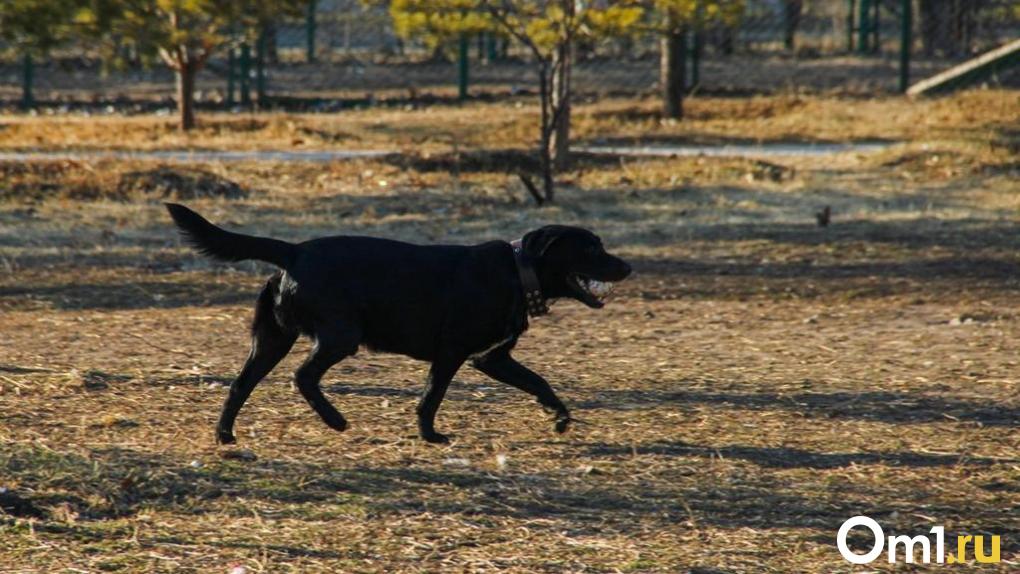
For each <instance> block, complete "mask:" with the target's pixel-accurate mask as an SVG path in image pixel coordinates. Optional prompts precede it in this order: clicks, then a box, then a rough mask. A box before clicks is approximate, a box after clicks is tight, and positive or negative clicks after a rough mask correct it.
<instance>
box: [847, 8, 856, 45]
mask: <svg viewBox="0 0 1020 574" xmlns="http://www.w3.org/2000/svg"><path fill="white" fill-rule="evenodd" d="M856 13H857V2H855V1H854V0H847V11H846V51H847V52H853V51H854V14H856Z"/></svg>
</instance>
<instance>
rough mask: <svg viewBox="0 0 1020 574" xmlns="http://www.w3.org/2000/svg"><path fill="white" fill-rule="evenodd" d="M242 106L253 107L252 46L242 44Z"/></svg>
mask: <svg viewBox="0 0 1020 574" xmlns="http://www.w3.org/2000/svg"><path fill="white" fill-rule="evenodd" d="M240 79H241V105H242V106H245V107H248V106H250V105H251V46H249V45H248V42H245V43H243V44H241V78H240Z"/></svg>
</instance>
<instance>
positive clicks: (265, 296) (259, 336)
mask: <svg viewBox="0 0 1020 574" xmlns="http://www.w3.org/2000/svg"><path fill="white" fill-rule="evenodd" d="M274 282H275V283H274ZM278 284H279V277H278V276H277V277H274V278H273V279H270V280H269V283H268V284H267V285H266V287H265V288H264V289H263V290H262V292H261V293H260V294H259V298H258V301H257V302H256V304H255V319H254V320H253V321H252V329H251V330H252V337H251V352H250V353H249V354H248V360H247V361H245V363H244V367H242V368H241V373H240V374H239V375H238V376H237V379H235V380H234V382H233V383H231V384H230V393H229V394H228V395H227V400H226V401H225V402H224V403H223V412H222V413H221V414H220V422H219V423H218V424H217V425H216V441H217V442H219V443H221V444H232V443H234V442H235V440H236V439H235V438H234V420H235V419H236V418H237V413H238V411H240V410H241V407H242V406H243V405H244V402H245V401H246V400H248V397H249V396H250V395H251V392H252V390H253V389H254V388H255V385H257V384H258V383H259V381H261V380H262V379H263V377H265V376H266V375H268V374H269V371H272V370H273V367H275V366H276V365H277V363H279V362H280V360H281V359H283V358H284V357H285V356H287V353H289V352H290V349H291V347H293V346H294V341H295V340H297V333H290V332H287V331H285V330H284V329H283V328H281V327H280V325H279V324H278V323H277V322H276V318H275V317H274V315H273V299H274V297H275V291H276V288H277V287H278Z"/></svg>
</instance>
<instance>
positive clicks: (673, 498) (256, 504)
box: [0, 92, 1020, 574]
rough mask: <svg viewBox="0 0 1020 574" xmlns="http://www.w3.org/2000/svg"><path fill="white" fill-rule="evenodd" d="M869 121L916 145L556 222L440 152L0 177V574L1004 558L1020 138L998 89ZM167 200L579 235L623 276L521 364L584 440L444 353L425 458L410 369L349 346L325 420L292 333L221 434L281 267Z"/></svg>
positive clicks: (601, 179)
mask: <svg viewBox="0 0 1020 574" xmlns="http://www.w3.org/2000/svg"><path fill="white" fill-rule="evenodd" d="M990 97H992V96H989V95H988V94H984V95H982V94H977V95H975V94H968V95H963V96H960V97H959V99H957V98H954V99H949V100H940V101H939V102H938V103H926V104H923V105H926V106H942V107H943V109H957V108H960V107H961V106H962V104H961V102H968V101H969V102H973V101H975V98H978V99H980V98H990ZM998 97H999V98H1000V99H1001V98H1005V101H1006V102H1008V101H1011V100H1009V98H1010V97H1012V98H1015V94H1012V95H1011V94H1010V93H1008V92H1006V93H1003V94H1000V96H998ZM968 98H969V99H968ZM993 99H994V98H993ZM984 101H985V102H986V103H987V102H988V101H989V100H984ZM996 101H1001V100H996ZM773 105H776V106H781V105H782V101H781V100H777V101H774V102H773ZM860 106H861V107H859V108H857V107H851V108H848V109H847V110H846V113H847V114H848V115H856V116H859V117H864V118H869V117H870V118H871V120H872V121H873V122H875V123H874V124H872V127H871V128H869V129H871V130H872V131H873V133H874V134H875V135H877V136H879V137H883V136H884V137H888V139H897V140H902V141H905V143H904V145H902V146H898V147H896V148H894V149H892V150H890V151H888V152H882V153H880V154H877V155H868V156H838V157H833V158H824V159H821V160H819V159H815V160H798V161H796V162H793V161H777V162H775V163H765V162H757V161H749V160H727V159H709V158H677V159H656V160H645V161H637V160H627V161H622V162H620V161H615V162H591V163H584V162H582V164H581V165H579V166H578V167H577V168H576V169H575V170H573V171H571V172H570V173H567V174H565V175H564V177H563V182H564V187H563V191H562V193H561V195H560V197H559V200H558V203H557V204H556V205H554V206H552V207H547V208H542V209H535V208H533V207H532V206H531V205H529V204H528V203H527V202H526V196H525V193H524V191H523V190H522V189H520V187H519V184H518V183H516V181H515V180H514V179H513V178H511V177H510V176H508V175H506V174H503V173H500V172H499V171H490V170H489V169H488V168H485V167H480V168H477V169H468V168H466V167H465V168H464V169H460V168H459V167H457V166H460V165H461V164H455V165H454V168H455V169H451V166H450V164H449V163H448V162H439V164H438V167H435V169H433V167H434V166H432V164H430V163H429V162H424V163H413V164H411V165H407V164H400V165H395V164H394V163H386V162H368V161H361V162H349V163H338V164H332V165H321V166H308V165H302V166H295V165H252V164H230V165H211V166H201V167H200V168H198V167H189V168H187V169H182V168H180V167H178V166H154V165H148V164H147V165H125V164H115V163H100V164H94V165H64V166H63V167H59V166H58V167H53V166H49V167H47V166H33V167H31V168H26V169H21V170H19V169H15V168H13V167H6V168H4V169H0V177H3V178H4V179H3V180H2V182H0V183H2V185H3V186H4V188H3V189H4V191H5V193H2V194H0V197H2V198H3V200H2V202H0V488H2V489H3V490H2V491H0V572H36V571H46V572H50V571H87V572H97V571H124V572H140V571H192V572H227V571H228V570H229V569H230V568H232V567H233V566H235V565H243V566H244V567H245V568H247V570H248V571H250V572H288V571H293V572H437V571H442V572H494V571H505V572H522V573H524V572H557V573H558V572H689V573H696V574H722V573H727V574H738V573H740V574H743V573H763V572H796V573H801V572H810V573H830V572H851V571H852V569H851V568H850V567H849V565H848V564H847V563H845V562H844V561H843V560H842V559H841V558H840V556H839V554H838V553H837V551H836V548H835V533H836V530H837V529H838V527H839V525H840V524H841V523H842V522H843V521H844V520H846V519H847V518H849V517H851V516H854V515H856V514H866V515H868V516H871V517H873V518H875V519H876V520H878V521H879V522H880V523H882V524H883V526H884V527H885V528H886V533H887V534H910V535H915V534H922V533H926V532H927V531H928V530H929V529H930V528H931V527H932V526H934V525H943V526H945V528H946V532H947V534H948V536H949V539H950V540H954V539H955V535H956V534H960V533H963V534H986V535H987V534H998V535H1001V536H1002V549H1001V550H1002V554H1001V556H1002V562H1001V563H1000V564H998V565H977V564H973V563H972V564H969V565H967V566H957V567H956V568H957V569H958V570H960V571H964V570H966V571H968V572H973V571H987V572H1015V571H1016V570H1017V569H1018V568H1020V433H1018V431H1017V428H1018V425H1020V387H1018V382H1017V378H1016V371H1017V367H1018V360H1020V359H1018V356H1020V314H1018V312H1017V306H1016V298H1017V294H1018V290H1020V261H1018V258H1017V255H1016V254H1017V252H1018V248H1020V236H1018V235H1017V233H1016V229H1017V224H1018V213H1020V212H1018V208H1020V195H1018V193H1017V192H1018V191H1020V189H1018V187H1017V183H1016V182H1017V181H1018V166H1017V164H1016V155H1015V154H1016V150H1017V148H1016V146H1017V140H1016V135H1017V133H1020V126H1018V125H1017V124H1016V121H1015V118H1014V119H1013V121H1009V120H1008V118H1003V117H1002V116H1001V115H995V114H996V113H998V112H996V111H995V110H997V109H998V108H996V107H995V106H991V105H986V106H985V107H984V108H983V109H981V108H977V109H973V110H971V112H972V113H973V115H974V116H975V117H974V118H971V120H972V121H971V122H970V124H971V125H973V126H975V127H974V128H973V129H971V130H964V129H962V127H961V126H962V123H961V124H955V123H953V122H954V121H956V120H953V119H951V118H955V117H956V116H955V115H953V114H947V116H946V118H945V119H943V120H942V123H938V122H935V123H934V124H933V125H932V126H931V129H929V130H924V131H922V130H918V131H916V132H915V131H910V130H905V131H898V130H900V129H901V128H900V127H896V126H897V125H899V126H902V124H895V123H894V122H890V123H888V125H889V126H892V127H889V128H888V130H887V131H886V132H883V129H884V128H883V127H882V125H881V122H882V119H883V116H881V115H874V114H880V112H881V113H886V112H888V109H884V110H883V108H881V106H879V105H877V104H873V103H867V102H862V103H861V104H860ZM890 106H891V109H893V110H894V111H896V113H899V110H903V109H905V108H903V107H901V106H902V104H899V103H896V104H890ZM621 108H622V109H623V111H624V112H626V113H622V112H621V113H619V114H616V115H615V116H614V117H615V118H617V119H614V120H613V121H614V122H618V123H613V124H611V125H603V128H604V129H601V130H594V129H593V131H592V132H590V133H591V134H592V136H593V137H604V138H607V139H611V138H626V137H632V136H633V134H636V133H638V132H639V131H640V122H645V121H647V119H646V116H645V115H643V114H644V113H645V112H643V111H642V110H643V109H644V108H642V107H641V104H635V105H634V106H633V107H632V108H626V107H624V106H622V105H621ZM627 110H630V111H629V112H628V111H627ZM988 110H991V111H989V114H991V115H992V116H993V117H992V118H991V119H988V117H986V116H983V115H982V112H983V111H988ZM337 121H340V120H337ZM354 121H355V122H357V121H360V120H358V119H357V118H355V120H354ZM747 121H748V122H755V123H756V122H758V121H759V120H757V119H753V118H752V119H748V120H747ZM959 121H960V122H963V121H964V120H959ZM634 122H638V123H637V124H635V123H634ZM737 123H738V122H734V123H733V128H732V129H733V130H734V132H735V131H736V130H737V129H738V126H737ZM790 126H793V127H791V128H790V129H791V130H801V131H804V132H807V131H808V130H809V127H807V126H801V125H799V124H797V125H796V126H795V125H794V124H792V123H791V124H790ZM954 126H955V127H956V128H957V129H956V131H953V128H954ZM342 127H343V126H341V125H340V124H339V123H338V124H337V129H341V128H342ZM610 128H611V129H610ZM688 129H690V128H688ZM744 129H745V130H747V133H753V132H752V131H751V130H752V129H753V128H752V127H751V124H745V126H744ZM906 131H909V132H910V133H906ZM706 133H710V130H706ZM933 134H937V136H936V135H933ZM695 135H696V134H695ZM907 136H909V137H907ZM483 164H484V162H483ZM465 165H470V164H465ZM462 167H463V166H462ZM132 174H133V175H132ZM139 174H147V175H144V176H143V175H139ZM196 174H198V175H196ZM157 176H158V180H159V182H162V183H161V185H162V187H158V190H157V191H151V190H149V189H148V187H146V186H142V187H143V188H134V187H125V188H124V190H123V193H113V192H112V191H111V193H98V194H85V195H82V194H75V193H65V192H66V191H67V189H91V190H99V191H109V190H114V191H115V190H116V189H117V186H118V185H119V184H120V182H125V181H128V182H137V181H143V182H144V181H150V179H151V178H154V177H157ZM146 178H150V179H146ZM202 181H213V182H215V184H216V185H210V186H207V187H202V188H201V190H204V191H202V192H201V193H197V192H196V193H190V192H194V191H195V189H193V188H194V187H196V186H197V185H198V183H197V182H202ZM42 183H45V184H47V185H49V186H51V187H49V188H47V189H49V191H48V192H47V193H43V194H39V193H30V192H31V191H33V190H38V188H39V187H40V185H42ZM14 184H18V185H22V186H23V187H22V188H19V189H21V191H20V192H17V193H15V192H11V193H7V191H8V190H10V189H12V188H13V185H14ZM124 185H127V184H124ZM177 187H181V188H182V189H180V190H178V189H177ZM189 190H190V192H189ZM222 190H227V191H229V193H227V192H223V193H221V191H222ZM189 193H190V195H189ZM164 197H189V198H191V199H188V200H187V201H188V203H189V205H192V206H193V207H195V208H196V209H198V210H199V211H200V212H202V213H204V214H206V215H208V216H209V217H210V218H211V219H213V220H214V221H217V222H219V223H222V224H224V225H228V226H231V227H234V228H239V229H244V230H249V231H258V232H260V233H264V234H271V235H276V236H279V237H284V238H292V239H298V238H305V237H311V236H316V235H322V234H326V233H363V234H374V235H385V236H390V237H396V238H402V239H407V240H413V241H419V242H431V241H437V242H438V241H442V242H471V241H478V240H482V239H487V238H497V237H501V238H513V237H516V236H519V235H520V234H521V233H522V232H523V231H525V230H527V229H529V228H532V227H535V226H537V225H539V224H542V223H545V222H553V221H556V222H565V223H574V224H581V225H585V226H588V227H591V228H593V229H595V230H596V231H598V232H599V233H600V234H601V235H602V236H603V237H604V239H605V241H606V244H607V245H608V246H610V248H611V249H613V250H614V251H618V252H620V253H621V254H623V255H625V256H626V257H627V258H628V259H630V260H632V261H633V263H634V264H635V267H636V269H637V275H636V276H635V278H634V280H632V281H629V282H627V283H625V284H623V285H622V286H621V290H620V293H619V295H618V296H617V297H616V298H615V299H614V300H613V301H612V302H611V304H610V305H609V306H608V307H607V308H606V309H604V310H603V311H600V312H594V311H589V310H587V309H585V308H582V307H581V306H580V305H578V304H574V303H568V302H560V303H559V304H557V305H556V306H554V308H553V314H552V315H551V316H549V317H547V318H543V319H539V320H537V321H535V322H534V323H533V327H532V329H531V331H530V332H529V333H528V334H527V336H526V337H525V338H524V339H523V341H522V344H521V345H520V347H519V351H518V353H517V354H518V356H519V358H520V359H521V360H522V361H523V362H524V363H525V364H527V365H529V366H531V367H532V368H534V369H535V370H537V371H538V372H540V373H543V374H545V375H546V376H547V377H548V378H549V379H550V381H551V382H552V383H553V385H554V386H555V388H556V389H557V390H558V392H559V393H560V395H561V396H562V397H563V398H564V400H566V401H567V402H568V403H569V404H570V405H572V406H573V408H574V410H575V414H576V415H577V416H578V417H579V418H581V419H583V420H584V421H585V423H584V424H579V425H577V426H576V427H575V428H574V429H572V430H571V432H570V433H569V434H566V435H556V434H555V433H554V432H553V429H552V422H551V421H550V420H548V417H547V416H546V415H545V414H544V413H543V412H542V411H541V410H540V409H539V407H538V406H537V405H536V404H535V403H534V402H533V401H531V400H530V399H529V398H527V397H526V396H523V395H522V394H520V393H518V392H516V391H513V390H511V389H508V388H506V387H503V386H499V385H498V384H496V383H493V382H491V381H488V380H486V379H485V378H484V377H483V376H481V375H480V374H478V373H476V372H473V371H471V370H470V369H465V370H463V371H462V372H461V373H460V374H459V375H458V377H457V378H456V382H455V384H454V385H453V386H452V387H451V392H450V395H449V397H448V399H447V401H446V402H445V403H444V405H443V408H442V409H441V411H440V414H439V418H438V421H439V425H440V428H441V429H443V430H445V431H448V432H450V433H451V434H452V435H453V436H454V442H453V444H452V445H450V446H447V447H435V446H431V445H427V444H424V443H422V442H421V441H419V440H417V439H416V438H415V428H414V417H413V408H414V404H415V402H416V400H417V394H418V392H419V391H420V390H421V388H422V380H423V376H424V365H422V364H419V363H415V362H413V361H410V360H408V359H405V358H402V357H396V356H391V355H382V354H374V353H369V352H362V353H359V354H358V355H357V356H355V357H353V358H351V359H349V360H347V361H344V362H343V363H341V364H340V365H338V366H337V367H335V368H334V369H333V370H332V371H330V373H329V374H328V375H327V377H326V378H325V379H324V387H325V389H326V392H327V394H328V396H329V397H330V398H331V400H333V401H334V402H335V403H337V405H338V406H339V407H340V408H341V410H342V411H343V412H344V413H345V414H346V415H347V416H348V419H349V420H350V421H351V423H352V428H351V429H350V430H348V431H347V432H346V433H344V434H337V433H334V432H333V431H330V430H328V429H327V428H326V427H325V426H324V425H322V424H321V423H320V422H319V421H318V420H317V418H316V417H315V415H314V414H313V413H312V412H311V411H310V410H309V409H308V408H307V407H306V406H305V405H304V403H303V401H302V400H301V399H300V398H299V396H298V395H297V393H296V392H294V391H293V390H292V389H291V388H290V386H289V380H290V373H292V372H293V370H294V368H296V366H297V363H298V361H299V360H300V358H301V356H302V355H303V353H304V352H305V351H307V348H308V347H307V344H306V343H301V344H299V345H300V346H299V348H297V349H296V350H295V352H293V353H292V355H291V356H290V357H288V358H287V359H286V360H285V362H284V363H283V364H281V365H280V366H279V367H278V368H277V369H276V371H274V373H273V374H272V375H270V377H268V378H267V379H266V380H265V381H264V382H263V383H262V385H261V386H260V387H259V388H258V389H257V390H256V391H255V393H254V395H253V397H252V398H251V400H250V401H249V403H248V404H247V406H246V407H245V409H244V410H243V411H242V413H241V415H240V418H239V421H238V426H237V431H238V436H239V440H240V443H239V445H237V446H236V447H230V448H225V447H217V446H215V444H214V443H213V432H212V431H213V424H214V422H215V419H216V417H217V415H218V411H219V406H220V403H221V401H222V399H223V398H224V396H225V393H226V389H225V385H227V384H229V382H230V380H231V379H232V377H233V376H234V375H235V374H236V370H237V369H238V367H239V366H240V364H241V362H242V360H243V358H244V356H245V354H246V353H247V344H248V341H247V335H246V324H247V322H248V321H249V319H250V304H251V301H252V300H253V297H254V295H255V293H256V292H257V290H258V288H259V287H260V285H261V283H262V281H263V277H264V276H265V274H266V272H267V268H265V267H261V266H256V265H254V264H247V263H245V264H237V265H221V264H213V263H210V262H208V261H205V260H203V259H201V258H199V257H197V256H195V255H194V254H193V253H191V252H189V251H188V250H187V249H185V248H184V247H183V246H182V245H181V244H180V242H179V240H178V239H177V238H176V236H175V234H174V233H173V231H172V230H171V229H170V227H169V222H168V218H167V217H166V216H165V214H164V212H163V210H162V207H161V205H160V203H159V202H160V201H161V200H162V199H163V198H164ZM825 206H829V207H830V208H831V210H832V222H831V224H830V225H829V226H827V227H824V228H823V227H819V226H818V225H817V224H816V222H815V214H816V212H818V211H819V210H821V209H823V208H824V207H825ZM871 567H873V569H874V570H878V571H886V570H888V571H904V570H909V569H905V568H904V567H903V566H902V565H901V566H899V567H892V566H890V565H888V564H886V563H885V562H876V563H874V564H872V565H871ZM911 568H916V569H923V568H921V567H918V566H912V567H911ZM936 568H939V569H941V568H952V567H947V566H938V567H936V566H932V567H931V569H932V570H935V569H936Z"/></svg>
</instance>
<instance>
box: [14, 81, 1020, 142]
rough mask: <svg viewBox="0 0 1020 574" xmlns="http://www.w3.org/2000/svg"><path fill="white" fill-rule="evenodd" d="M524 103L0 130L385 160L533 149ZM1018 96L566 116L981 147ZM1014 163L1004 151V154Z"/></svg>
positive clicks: (769, 100) (587, 124)
mask: <svg viewBox="0 0 1020 574" xmlns="http://www.w3.org/2000/svg"><path fill="white" fill-rule="evenodd" d="M533 100H534V98H523V99H520V100H518V101H517V102H515V103H513V104H512V105H507V104H505V103H489V104H484V103H483V104H474V105H469V106H463V107H450V106H428V107H424V108H420V109H416V108H408V109H393V108H370V109H361V110H349V111H343V112H339V113H336V114H259V115H247V114H241V115H232V114H223V113H207V114H202V115H201V118H200V126H199V127H198V128H197V129H196V130H194V131H193V132H192V133H189V134H182V133H180V132H178V131H177V129H176V127H175V125H176V124H175V123H174V122H173V121H172V120H171V119H167V118H158V117H154V116H136V117H127V118H125V117H120V116H94V117H81V116H74V115H70V116H62V117H60V118H59V120H55V119H54V118H48V117H39V118H32V117H15V116H10V117H8V118H4V119H2V120H0V148H3V149H26V148H28V149H36V148H45V149H129V150H134V149H177V148H185V147H187V148H203V149H205V148H210V149H330V148H343V149H392V150H398V151H422V150H425V151H444V152H445V151H450V150H451V149H453V148H454V146H456V149H457V150H459V151H464V150H472V149H478V148H503V147H516V148H520V147H530V146H531V145H532V142H534V141H536V140H537V136H536V121H537V120H536V118H537V109H536V107H535V105H534V101H533ZM1018 107H1020V96H1018V95H1017V92H1016V91H1010V90H979V91H972V92H966V93H964V94H962V95H960V96H958V97H954V98H948V99H936V100H920V101H909V100H906V99H904V98H901V97H885V98H876V99H872V100H862V99H858V98H848V97H836V96H832V97H825V96H818V97H813V96H799V95H781V96H760V97H753V98H715V97H698V98H693V99H691V100H689V101H688V103H687V118H686V119H685V121H683V122H680V123H670V122H662V121H660V119H659V116H658V112H657V110H658V104H657V102H656V101H655V100H654V99H647V100H630V99H627V100H621V99H605V100H599V101H595V102H591V103H584V102H580V103H579V104H578V105H577V106H576V107H575V115H576V118H575V122H574V133H575V136H576V137H577V139H578V140H579V141H580V142H597V141H604V140H623V141H627V140H632V139H634V138H639V139H641V141H644V142H656V141H658V142H670V143H710V144H711V143H729V142H734V141H740V142H743V141H788V140H795V141H809V142H810V141H848V140H850V141H856V140H889V141H913V140H919V139H923V140H926V141H929V142H938V141H945V140H951V141H963V140H969V141H973V142H976V143H981V144H985V145H987V144H988V143H989V141H988V138H987V137H986V136H987V134H988V132H989V131H993V130H996V129H1000V130H1006V131H1009V130H1012V132H1011V137H1013V138H1015V137H1016V129H1017V119H1016V110H1017V108H1018ZM1014 151H1015V150H1014Z"/></svg>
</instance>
